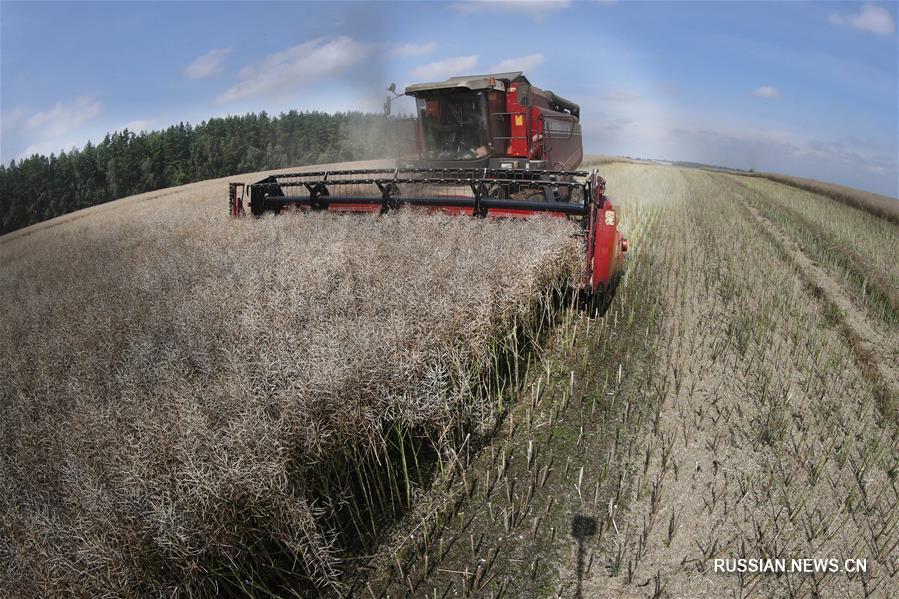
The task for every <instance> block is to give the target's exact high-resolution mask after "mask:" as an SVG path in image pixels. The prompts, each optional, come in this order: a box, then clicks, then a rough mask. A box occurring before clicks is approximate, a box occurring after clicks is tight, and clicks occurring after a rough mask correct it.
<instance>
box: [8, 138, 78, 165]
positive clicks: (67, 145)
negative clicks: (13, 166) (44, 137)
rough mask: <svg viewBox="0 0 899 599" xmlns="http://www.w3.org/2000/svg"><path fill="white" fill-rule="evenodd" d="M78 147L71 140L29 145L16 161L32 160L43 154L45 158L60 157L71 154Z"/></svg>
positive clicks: (40, 142)
mask: <svg viewBox="0 0 899 599" xmlns="http://www.w3.org/2000/svg"><path fill="white" fill-rule="evenodd" d="M78 145H79V144H78V143H76V142H75V141H73V140H71V139H67V140H65V141H60V140H50V141H39V142H35V143H33V144H31V145H29V146H28V147H27V148H25V149H24V150H22V152H20V153H19V155H18V156H16V160H25V159H26V158H31V157H32V156H33V155H35V154H41V155H43V156H49V155H50V154H56V155H57V156H58V155H59V154H60V152H64V151H65V152H69V151H71V150H72V149H73V148H76V147H78Z"/></svg>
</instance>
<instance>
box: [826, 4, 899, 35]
mask: <svg viewBox="0 0 899 599" xmlns="http://www.w3.org/2000/svg"><path fill="white" fill-rule="evenodd" d="M828 20H829V21H830V22H831V23H832V24H833V25H848V26H849V27H853V28H855V29H858V30H859V31H866V32H868V33H875V34H877V35H889V34H891V33H893V32H894V31H896V23H895V22H894V21H893V15H891V14H890V11H888V10H887V9H885V8H883V7H882V6H877V5H876V4H870V3H866V4H864V5H863V6H862V7H861V10H860V11H859V13H858V14H840V13H831V15H830V16H829V17H828Z"/></svg>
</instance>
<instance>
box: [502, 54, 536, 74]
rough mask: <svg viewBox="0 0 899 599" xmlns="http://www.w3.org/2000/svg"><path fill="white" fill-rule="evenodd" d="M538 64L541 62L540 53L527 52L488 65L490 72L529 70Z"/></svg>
mask: <svg viewBox="0 0 899 599" xmlns="http://www.w3.org/2000/svg"><path fill="white" fill-rule="evenodd" d="M539 64H543V55H542V54H539V53H538V54H528V55H527V56H519V57H518V58H507V59H506V60H503V61H501V62H498V63H496V64H495V65H493V66H492V67H490V72H491V73H506V72H509V71H530V70H531V69H533V68H534V67H536V66H537V65H539Z"/></svg>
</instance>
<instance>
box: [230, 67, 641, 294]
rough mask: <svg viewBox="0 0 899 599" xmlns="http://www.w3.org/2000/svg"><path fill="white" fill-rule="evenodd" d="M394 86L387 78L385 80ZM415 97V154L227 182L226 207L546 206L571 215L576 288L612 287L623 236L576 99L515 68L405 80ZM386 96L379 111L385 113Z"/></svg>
mask: <svg viewBox="0 0 899 599" xmlns="http://www.w3.org/2000/svg"><path fill="white" fill-rule="evenodd" d="M388 89H389V91H391V92H393V93H394V94H395V96H396V97H399V95H398V94H396V93H395V91H394V90H395V86H394V85H391V86H390V88H388ZM405 95H407V96H413V97H414V98H415V103H416V111H417V120H416V124H415V137H416V146H417V149H418V159H417V160H415V161H412V162H406V163H402V164H400V165H399V166H398V167H397V168H391V169H362V170H331V171H314V172H298V173H288V174H281V175H272V176H270V177H267V178H265V179H263V180H262V181H259V182H258V183H254V184H251V185H246V186H245V185H244V184H243V183H231V184H229V197H228V199H229V208H230V211H231V215H232V216H241V215H243V214H244V200H245V199H248V200H249V208H250V212H251V213H252V214H253V215H255V216H260V215H262V214H264V213H265V212H274V213H278V212H280V211H281V210H283V209H285V208H288V207H294V208H298V209H301V210H328V211H332V212H379V213H385V212H388V211H390V210H394V209H397V208H399V207H401V206H405V205H408V206H421V207H425V208H427V209H430V210H440V211H444V212H448V213H452V214H459V215H468V216H475V217H491V218H493V217H495V218H526V217H528V216H531V215H534V214H547V215H550V216H555V217H559V218H569V219H572V220H575V221H577V222H578V223H579V225H580V227H581V236H582V237H583V239H584V244H585V249H586V253H587V264H586V265H585V270H584V279H583V285H582V292H583V293H584V294H585V295H586V296H588V297H590V298H595V297H598V296H600V295H602V294H603V293H604V292H605V291H607V290H609V289H610V288H612V287H613V286H614V283H615V281H616V279H617V276H618V275H619V274H620V271H621V268H622V263H623V253H624V252H626V251H627V240H626V239H624V238H623V237H622V236H621V233H620V232H619V231H618V211H617V209H616V207H615V205H614V204H612V202H611V201H610V200H609V199H608V198H607V197H606V195H605V181H604V180H603V178H602V177H600V176H599V173H598V172H597V171H596V170H595V169H594V170H592V171H589V172H587V171H578V170H575V169H577V167H578V166H580V164H581V160H582V159H583V146H582V143H581V126H580V123H579V118H580V107H579V106H578V105H577V104H575V103H574V102H571V101H569V100H566V99H565V98H562V97H559V96H557V95H556V94H554V93H552V92H551V91H546V90H542V89H540V88H538V87H536V86H534V85H531V83H530V82H529V81H528V80H527V78H525V77H524V75H522V74H521V72H512V73H497V74H493V75H478V76H469V77H452V78H450V79H447V80H446V81H443V82H438V83H420V84H416V85H411V86H409V87H407V88H406V90H405ZM393 99H394V98H391V97H388V99H387V102H386V103H385V112H386V113H387V114H389V113H390V102H391V100H393Z"/></svg>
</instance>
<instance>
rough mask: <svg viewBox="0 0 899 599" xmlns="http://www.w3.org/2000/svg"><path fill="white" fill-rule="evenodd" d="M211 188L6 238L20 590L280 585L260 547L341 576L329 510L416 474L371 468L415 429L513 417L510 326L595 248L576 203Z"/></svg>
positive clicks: (9, 481)
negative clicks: (326, 198)
mask: <svg viewBox="0 0 899 599" xmlns="http://www.w3.org/2000/svg"><path fill="white" fill-rule="evenodd" d="M203 189H205V188H203ZM200 191H202V189H201V190H200ZM216 191H218V188H217V187H216ZM200 195H202V194H201V193H200V192H198V193H197V194H195V196H200ZM176 200H177V201H176ZM185 200H198V204H192V203H191V202H190V201H185ZM203 202H205V206H206V208H209V207H210V206H213V205H214V207H215V208H216V209H218V208H220V202H213V201H212V200H211V199H210V194H209V193H206V194H205V197H191V196H190V194H186V197H182V198H174V199H172V200H171V201H169V203H168V204H167V205H166V208H167V209H159V208H160V207H159V205H158V204H157V206H155V207H150V206H149V205H147V206H144V207H143V208H138V209H134V210H119V211H114V210H111V211H108V212H104V213H102V214H98V215H95V216H94V217H93V218H88V219H81V220H79V221H77V222H74V223H67V224H66V225H64V226H61V227H55V228H54V229H53V230H52V232H51V231H45V232H43V233H40V234H35V235H32V236H28V237H23V238H20V239H16V240H15V242H14V243H6V244H4V245H3V246H0V247H2V251H3V254H4V259H3V262H2V265H0V305H2V306H3V315H2V318H0V373H2V379H3V381H2V386H0V401H2V405H0V409H2V413H3V417H2V420H0V444H2V446H0V447H2V450H0V524H2V528H0V563H2V566H0V589H2V590H4V592H5V593H12V594H13V595H47V594H54V595H55V594H63V593H69V592H71V593H74V594H76V595H84V596H86V595H90V596H101V595H108V596H128V595H135V594H145V593H146V594H152V595H159V594H162V593H165V594H171V593H179V592H189V593H194V592H198V591H199V592H203V591H204V590H205V591H212V590H214V589H216V588H219V587H217V586H212V585H215V584H220V583H221V584H226V585H231V587H232V588H237V589H238V590H239V589H241V588H242V585H243V584H245V582H244V580H245V579H246V578H251V579H252V578H254V577H255V578H256V579H255V580H251V581H250V582H251V584H255V585H263V586H264V585H267V584H270V583H271V580H272V579H271V572H269V573H268V574H265V575H260V574H258V572H257V571H256V570H255V568H256V565H254V563H253V562H254V559H253V556H254V554H255V553H259V554H261V555H262V558H261V559H262V560H267V561H268V562H270V563H272V564H273V563H275V562H279V563H285V561H284V560H285V557H286V563H287V564H288V566H289V569H290V570H291V572H290V573H288V574H287V576H288V577H290V578H291V579H292V580H294V581H295V580H296V576H301V575H304V576H305V577H306V583H307V584H311V585H315V586H321V585H331V584H335V581H336V577H337V576H338V574H339V560H340V556H341V552H342V550H343V549H345V547H342V546H341V539H340V538H339V537H338V535H337V534H336V533H335V530H334V527H333V524H334V522H335V520H334V514H333V513H330V514H329V512H331V511H333V510H335V509H339V508H338V507H335V506H346V505H360V504H365V503H366V502H368V503H369V504H371V503H373V502H374V501H375V500H374V499H373V497H374V496H379V497H381V496H382V491H383V493H386V494H392V493H393V492H394V489H398V488H399V487H400V486H404V487H405V489H406V492H407V493H408V492H409V488H410V485H411V482H412V481H410V478H411V474H409V473H408V472H407V471H406V468H405V461H404V462H403V470H402V471H401V472H403V473H404V474H401V475H400V476H403V480H402V481H401V482H399V483H397V481H396V480H393V481H392V482H391V483H389V484H387V485H386V486H383V487H377V488H372V487H370V486H368V485H380V484H381V483H380V482H379V481H378V480H377V479H378V477H379V476H381V475H382V474H383V472H384V468H385V462H388V461H389V460H390V459H391V457H390V456H391V455H393V456H394V457H395V453H394V454H391V451H392V449H391V447H392V443H393V441H392V440H395V439H399V441H400V443H402V439H403V438H404V437H405V436H406V435H407V433H408V431H415V432H416V433H415V434H416V435H417V438H419V439H422V438H425V439H428V440H429V441H428V443H430V444H431V445H430V450H431V451H433V452H438V453H439V452H440V451H443V450H446V449H447V447H446V446H441V443H446V442H448V441H447V440H448V439H452V438H453V437H454V435H455V438H458V431H459V430H467V431H472V432H478V431H480V430H483V429H484V428H489V427H490V426H492V425H493V421H494V419H495V416H496V414H495V410H496V407H495V406H494V405H492V404H491V402H490V398H489V397H486V396H485V395H484V394H483V393H478V392H477V387H478V385H479V384H480V382H479V378H478V377H479V376H483V374H484V372H485V365H488V366H487V367H486V371H489V364H490V363H491V362H492V360H493V359H494V358H495V357H496V356H495V351H496V350H495V347H496V343H495V342H496V339H497V338H499V337H501V336H503V335H507V334H508V331H509V330H510V329H512V328H514V327H526V326H528V323H529V322H532V321H533V318H532V316H533V313H534V311H535V310H539V309H540V306H541V302H542V301H545V300H546V299H547V298H548V297H549V294H550V293H551V292H552V290H553V288H554V287H556V286H559V285H565V284H567V283H568V282H569V280H573V277H577V276H578V274H579V272H580V269H581V268H582V264H583V257H582V256H581V250H580V246H579V244H578V243H577V241H576V240H575V239H574V238H573V237H572V233H573V230H572V226H571V224H570V223H567V222H561V221H556V220H546V219H540V220H536V221H509V222H489V221H476V220H472V219H462V218H451V217H445V216H424V215H411V214H409V213H401V214H396V215H392V216H388V217H358V216H342V217H335V216H330V215H327V214H316V215H298V214H288V215H285V216H281V217H278V218H264V219H260V220H252V219H251V220H244V221H241V222H234V221H228V220H225V218H224V217H222V218H218V217H217V216H216V217H212V218H211V217H210V216H209V214H207V213H205V212H204V211H202V210H197V209H196V208H194V207H193V206H194V205H200V204H202V203H203ZM206 212H209V213H211V212H210V211H208V210H207V211H206ZM403 451H405V450H401V455H402V458H403V459H404V460H405V456H406V453H402V452H403ZM416 459H417V458H416ZM366 464H367V465H366ZM372 464H374V465H375V469H374V470H372V471H370V472H368V473H367V474H365V475H363V476H360V477H359V478H358V479H357V484H356V486H353V485H350V484H344V482H343V481H341V480H334V479H333V477H337V478H338V479H339V478H345V479H348V478H351V477H352V476H353V475H352V472H348V471H347V470H343V469H342V468H343V467H345V466H348V467H349V468H350V470H351V469H352V468H353V467H354V466H355V467H356V468H357V473H358V469H359V468H366V467H370V466H371V465H372ZM390 467H391V466H390V464H389V462H388V463H387V465H386V469H387V471H388V474H389V473H390V472H391V471H390ZM328 477H332V480H327V479H328ZM313 482H314V484H316V485H317V484H324V485H333V487H332V486H326V487H318V488H313V486H312V485H313ZM322 488H326V489H328V490H329V492H330V490H332V489H333V492H334V493H337V494H338V495H339V494H340V493H341V492H342V493H344V495H342V496H338V497H327V496H325V493H323V491H322ZM360 489H362V490H364V491H365V494H364V496H363V497H358V496H357V497H348V496H346V492H348V491H349V490H356V491H358V490H360ZM341 490H342V491H341ZM382 499H383V498H382ZM316 500H317V501H316ZM369 507H371V509H372V510H374V509H375V508H374V506H371V505H370V506H369ZM351 516H352V517H353V518H356V516H358V517H359V518H360V519H361V518H363V517H365V518H369V519H371V514H365V510H364V509H357V510H356V511H355V512H353V514H351ZM354 524H355V525H356V526H357V527H358V526H360V524H359V522H356V521H355V520H354ZM363 524H364V523H363ZM378 525H379V524H376V523H374V521H373V519H372V524H371V527H377V526H378ZM248 556H249V558H248ZM257 557H258V556H257ZM257 561H259V560H257ZM257 565H258V564H257ZM248 572H249V574H248ZM253 572H256V573H255V574H254V573H253ZM229 581H230V582H229Z"/></svg>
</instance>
